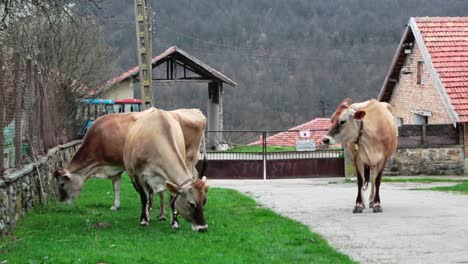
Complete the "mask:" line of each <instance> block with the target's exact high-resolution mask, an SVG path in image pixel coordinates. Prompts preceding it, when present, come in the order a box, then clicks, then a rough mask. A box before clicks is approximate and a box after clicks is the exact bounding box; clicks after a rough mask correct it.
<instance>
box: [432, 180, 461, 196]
mask: <svg viewBox="0 0 468 264" xmlns="http://www.w3.org/2000/svg"><path fill="white" fill-rule="evenodd" d="M424 190H430V191H443V192H459V193H462V194H468V181H464V182H462V183H459V184H457V185H453V186H440V187H434V188H429V189H424Z"/></svg>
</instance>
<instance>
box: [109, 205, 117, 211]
mask: <svg viewBox="0 0 468 264" xmlns="http://www.w3.org/2000/svg"><path fill="white" fill-rule="evenodd" d="M110 209H111V210H112V211H117V209H119V207H118V206H115V205H113V206H112V207H111V208H110Z"/></svg>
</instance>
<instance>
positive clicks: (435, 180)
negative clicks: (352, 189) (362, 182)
mask: <svg viewBox="0 0 468 264" xmlns="http://www.w3.org/2000/svg"><path fill="white" fill-rule="evenodd" d="M382 181H383V182H467V181H468V180H461V179H460V180H456V179H443V178H401V179H399V178H383V179H382Z"/></svg>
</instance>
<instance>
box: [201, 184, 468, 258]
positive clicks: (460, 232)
mask: <svg viewBox="0 0 468 264" xmlns="http://www.w3.org/2000/svg"><path fill="white" fill-rule="evenodd" d="M330 181H336V179H298V180H268V181H260V180H237V181H235V180H213V181H211V183H210V185H211V186H215V187H226V188H232V189H236V190H239V191H241V192H243V193H246V194H248V195H250V196H251V197H253V198H255V199H256V200H257V201H258V202H259V203H260V204H262V205H263V206H266V207H269V208H272V209H273V210H274V211H276V212H278V213H280V214H281V215H285V216H287V217H289V218H292V219H296V220H298V221H300V222H302V223H304V224H306V225H308V226H309V227H311V229H312V230H313V231H315V232H317V233H319V234H321V235H322V236H323V237H324V238H326V239H327V240H328V241H329V243H330V244H331V245H332V246H333V247H334V248H336V249H338V250H339V251H341V252H343V253H345V254H347V255H349V256H350V257H352V258H353V259H355V260H357V261H359V262H361V263H424V264H427V263H437V264H439V263H468V195H458V194H452V193H444V192H432V191H414V190H408V189H411V188H418V187H423V188H424V187H431V186H436V185H437V186H439V185H452V184H453V183H431V184H421V183H408V184H406V183H387V182H384V183H383V184H382V190H381V199H382V209H383V211H384V212H383V213H381V214H374V213H372V210H371V209H366V210H365V211H364V213H362V214H352V212H351V211H352V208H353V206H354V201H355V199H356V193H357V187H356V185H355V184H354V183H344V182H343V181H341V180H340V182H339V183H336V184H329V182H330ZM366 204H367V203H366Z"/></svg>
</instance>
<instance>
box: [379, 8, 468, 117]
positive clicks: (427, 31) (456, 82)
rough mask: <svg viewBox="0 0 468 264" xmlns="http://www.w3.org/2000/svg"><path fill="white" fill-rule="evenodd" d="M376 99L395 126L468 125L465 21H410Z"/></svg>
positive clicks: (467, 21)
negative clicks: (390, 108) (385, 107)
mask: <svg viewBox="0 0 468 264" xmlns="http://www.w3.org/2000/svg"><path fill="white" fill-rule="evenodd" d="M379 100H380V101H384V102H388V103H390V104H391V105H392V106H393V107H394V110H395V115H396V116H397V118H398V122H399V123H400V124H424V123H426V124H453V125H454V126H456V125H457V123H463V124H465V123H467V122H468V17H417V18H411V19H410V20H409V22H408V24H407V26H406V28H405V30H404V33H403V37H402V38H401V41H400V44H399V45H398V49H397V51H396V54H395V56H394V58H393V61H392V64H391V66H390V70H389V72H388V74H387V76H386V78H385V81H384V83H383V85H382V89H381V92H380V95H379Z"/></svg>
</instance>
